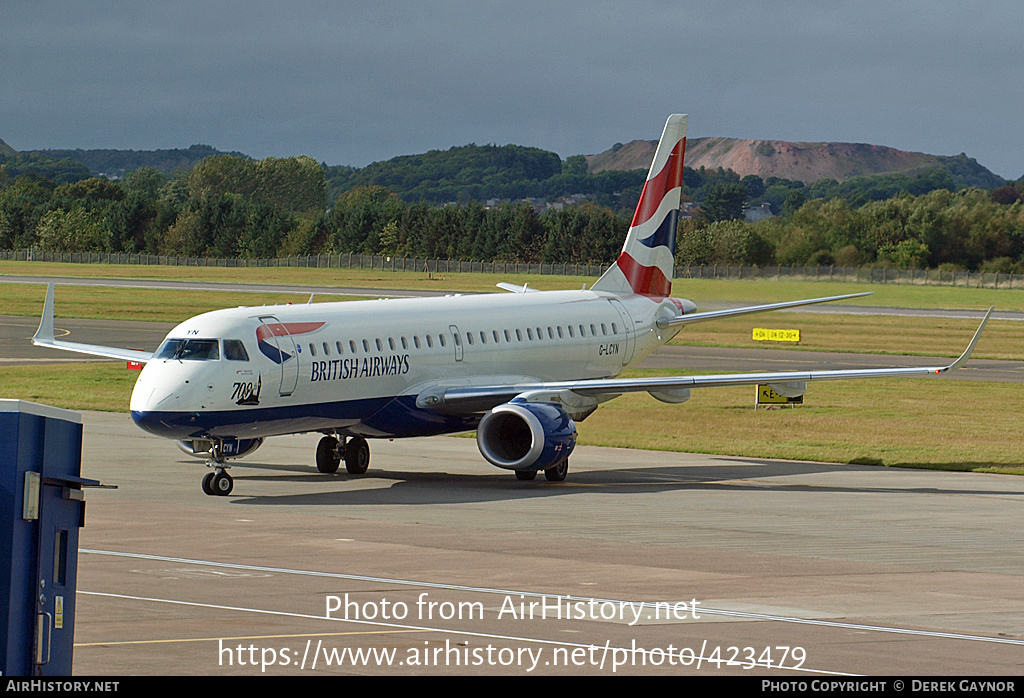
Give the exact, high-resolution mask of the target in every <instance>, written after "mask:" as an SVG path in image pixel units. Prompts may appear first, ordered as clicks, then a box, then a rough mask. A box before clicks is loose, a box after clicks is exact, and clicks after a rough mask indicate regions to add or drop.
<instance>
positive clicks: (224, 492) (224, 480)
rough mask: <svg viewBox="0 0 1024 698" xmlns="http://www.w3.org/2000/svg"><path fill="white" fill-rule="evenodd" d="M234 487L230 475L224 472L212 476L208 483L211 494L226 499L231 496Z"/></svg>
mask: <svg viewBox="0 0 1024 698" xmlns="http://www.w3.org/2000/svg"><path fill="white" fill-rule="evenodd" d="M234 486H235V481H234V479H232V477H231V476H230V475H228V474H227V473H224V472H220V473H217V474H216V475H214V476H213V479H212V480H211V481H210V489H211V490H213V493H214V494H215V495H217V496H220V497H226V496H228V495H229V494H231V490H232V489H233V488H234Z"/></svg>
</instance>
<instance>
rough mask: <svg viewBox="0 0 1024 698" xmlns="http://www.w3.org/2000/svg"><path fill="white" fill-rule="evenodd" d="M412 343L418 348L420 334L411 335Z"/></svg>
mask: <svg viewBox="0 0 1024 698" xmlns="http://www.w3.org/2000/svg"><path fill="white" fill-rule="evenodd" d="M412 344H413V346H414V347H416V348H417V349H419V348H420V336H419V335H418V334H414V335H413V336H412Z"/></svg>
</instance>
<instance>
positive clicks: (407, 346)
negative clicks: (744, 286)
mask: <svg viewBox="0 0 1024 698" xmlns="http://www.w3.org/2000/svg"><path fill="white" fill-rule="evenodd" d="M694 309H695V307H694V305H693V304H692V303H690V302H689V301H680V300H678V299H662V298H651V297H647V296H640V295H631V296H617V295H613V294H606V293H597V292H593V291H547V292H530V293H503V294H484V295H457V296H445V297H441V298H413V299H381V300H373V301H351V302H332V303H311V304H304V305H277V306H263V307H240V308H232V309H227V310H218V311H215V312H210V313H204V314H202V315H198V316H196V317H194V318H191V319H190V320H187V321H185V322H183V323H181V324H180V325H178V326H177V327H175V328H174V329H173V330H172V331H171V332H170V333H169V334H168V335H167V340H165V345H164V346H169V345H168V342H170V343H172V344H173V341H174V340H193V341H194V342H195V343H196V345H199V344H202V345H203V346H204V347H210V346H212V347H213V352H212V353H211V352H209V351H207V352H206V353H205V354H203V355H202V357H201V358H194V357H191V356H189V355H188V354H187V353H183V352H179V353H178V354H177V355H176V356H175V355H170V352H169V351H161V352H158V354H157V355H155V356H154V357H153V359H152V360H151V361H150V362H149V363H148V364H147V365H146V367H145V368H144V369H143V371H142V373H141V375H140V376H139V378H138V382H137V383H136V385H135V389H134V391H133V393H132V399H131V412H132V418H133V419H134V420H135V421H136V423H137V424H138V425H139V426H140V427H142V428H143V429H146V430H147V431H150V432H153V433H156V434H159V435H161V436H166V437H170V438H176V439H187V438H236V439H245V438H256V437H265V436H273V435H277V434H287V433H296V432H303V431H333V432H337V433H341V434H353V435H354V434H360V435H364V436H379V437H391V436H421V435H427V434H436V433H446V432H454V431H465V430H471V429H473V428H475V426H476V422H477V421H478V420H479V415H474V416H468V417H467V416H460V417H453V416H450V415H449V416H445V415H442V414H439V413H436V412H433V411H431V410H426V409H421V408H418V407H416V396H417V395H418V394H419V393H421V392H422V391H424V390H428V389H432V388H437V387H469V386H481V385H492V384H505V385H508V384H512V385H514V384H517V383H524V384H526V383H534V382H538V381H557V380H570V379H588V378H608V377H612V376H615V375H618V374H619V373H620V372H621V371H623V370H624V369H625V368H627V367H628V366H630V365H632V364H634V363H636V362H638V361H640V360H641V359H642V358H644V357H645V356H647V355H648V354H650V353H651V352H652V351H654V350H655V349H656V348H657V347H658V346H660V345H661V344H663V343H664V342H666V341H668V340H669V339H671V337H672V336H674V334H675V333H676V332H677V330H659V329H658V328H657V327H656V325H655V323H656V321H657V320H658V319H659V318H667V317H675V316H677V315H679V314H680V312H686V313H689V312H692V311H693V310H694ZM204 340H205V341H204ZM211 340H212V341H213V342H214V344H211ZM226 340H235V342H233V343H232V346H231V347H228V346H227V342H226ZM239 342H240V343H241V345H242V346H244V352H243V353H242V354H239V352H238V350H237V346H238V343H239ZM162 355H163V356H164V357H163V358H161V356H162Z"/></svg>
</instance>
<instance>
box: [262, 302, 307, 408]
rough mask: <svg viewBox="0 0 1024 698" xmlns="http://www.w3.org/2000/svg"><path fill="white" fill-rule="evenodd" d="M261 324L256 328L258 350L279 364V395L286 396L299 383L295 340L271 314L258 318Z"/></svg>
mask: <svg viewBox="0 0 1024 698" xmlns="http://www.w3.org/2000/svg"><path fill="white" fill-rule="evenodd" d="M260 322H262V323H263V324H262V325H260V326H259V328H258V329H257V330H256V339H257V342H258V343H259V347H260V352H262V353H263V355H264V356H266V357H268V358H269V359H270V360H271V361H273V362H274V363H276V364H279V365H280V366H281V383H280V395H281V397H287V396H289V395H291V394H292V393H294V392H295V387H296V386H297V385H298V383H299V352H298V350H297V349H296V347H295V340H294V339H293V338H292V336H291V335H290V334H288V328H287V327H285V326H284V325H283V324H281V323H280V322H278V320H277V318H275V317H273V316H272V315H266V316H263V317H261V318H260Z"/></svg>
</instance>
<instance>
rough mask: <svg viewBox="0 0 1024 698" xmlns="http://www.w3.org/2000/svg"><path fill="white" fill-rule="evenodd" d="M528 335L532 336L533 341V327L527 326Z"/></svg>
mask: <svg viewBox="0 0 1024 698" xmlns="http://www.w3.org/2000/svg"><path fill="white" fill-rule="evenodd" d="M526 336H527V337H529V338H530V341H531V342H532V341H533V329H532V328H530V327H527V328H526Z"/></svg>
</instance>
